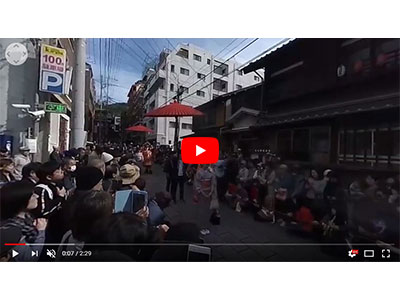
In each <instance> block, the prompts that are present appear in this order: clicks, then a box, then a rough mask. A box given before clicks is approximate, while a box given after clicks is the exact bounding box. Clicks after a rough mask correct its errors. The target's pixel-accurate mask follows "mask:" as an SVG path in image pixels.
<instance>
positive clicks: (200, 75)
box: [197, 73, 206, 79]
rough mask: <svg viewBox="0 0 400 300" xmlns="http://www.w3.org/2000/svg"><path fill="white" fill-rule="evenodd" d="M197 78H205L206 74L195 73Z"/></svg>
mask: <svg viewBox="0 0 400 300" xmlns="http://www.w3.org/2000/svg"><path fill="white" fill-rule="evenodd" d="M197 78H198V79H204V78H206V75H204V74H201V73H197Z"/></svg>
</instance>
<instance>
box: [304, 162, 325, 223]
mask: <svg viewBox="0 0 400 300" xmlns="http://www.w3.org/2000/svg"><path fill="white" fill-rule="evenodd" d="M310 175H311V176H310V177H309V178H308V180H307V182H306V185H305V188H306V198H307V200H308V201H309V203H310V207H311V210H312V213H313V215H314V216H315V218H316V220H318V221H319V220H321V218H322V217H323V213H324V207H325V204H324V190H325V187H326V184H327V180H326V179H325V178H323V179H321V178H320V176H319V174H318V172H317V170H315V169H313V170H311V174H310Z"/></svg>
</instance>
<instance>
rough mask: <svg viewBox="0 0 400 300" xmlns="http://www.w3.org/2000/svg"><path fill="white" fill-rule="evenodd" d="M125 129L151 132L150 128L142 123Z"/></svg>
mask: <svg viewBox="0 0 400 300" xmlns="http://www.w3.org/2000/svg"><path fill="white" fill-rule="evenodd" d="M125 130H126V131H137V132H153V130H151V129H150V128H148V127H146V126H143V125H136V126H131V127H128V128H126V129H125Z"/></svg>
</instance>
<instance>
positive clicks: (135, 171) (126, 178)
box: [119, 164, 140, 191]
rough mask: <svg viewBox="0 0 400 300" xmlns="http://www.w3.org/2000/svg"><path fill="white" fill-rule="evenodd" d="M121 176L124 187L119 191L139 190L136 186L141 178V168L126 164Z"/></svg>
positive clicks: (120, 173)
mask: <svg viewBox="0 0 400 300" xmlns="http://www.w3.org/2000/svg"><path fill="white" fill-rule="evenodd" d="M119 176H120V177H121V180H122V182H121V183H122V186H121V188H119V190H127V189H135V190H136V191H138V190H139V188H137V187H136V186H135V182H136V180H137V179H138V178H139V177H140V170H139V167H138V166H136V165H131V164H125V165H123V166H122V167H121V168H120V170H119Z"/></svg>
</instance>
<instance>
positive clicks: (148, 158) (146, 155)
mask: <svg viewBox="0 0 400 300" xmlns="http://www.w3.org/2000/svg"><path fill="white" fill-rule="evenodd" d="M152 165H153V153H152V152H151V150H150V147H146V148H145V149H144V151H143V166H144V167H145V173H147V174H153V171H152V170H151V167H152Z"/></svg>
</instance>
